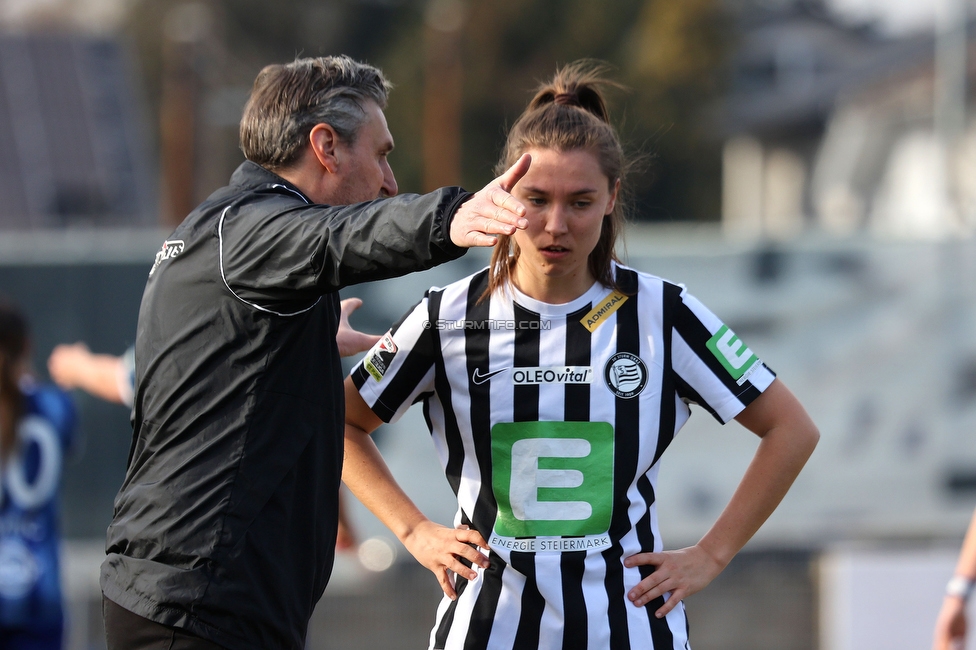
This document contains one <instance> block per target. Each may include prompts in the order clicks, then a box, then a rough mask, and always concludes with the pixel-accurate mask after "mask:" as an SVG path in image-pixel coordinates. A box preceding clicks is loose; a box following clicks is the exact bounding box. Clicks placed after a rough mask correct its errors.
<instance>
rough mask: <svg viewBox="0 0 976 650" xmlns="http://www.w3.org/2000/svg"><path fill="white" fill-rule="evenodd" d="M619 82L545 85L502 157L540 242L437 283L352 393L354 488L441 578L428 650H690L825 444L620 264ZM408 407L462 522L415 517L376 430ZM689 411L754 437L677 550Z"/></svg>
mask: <svg viewBox="0 0 976 650" xmlns="http://www.w3.org/2000/svg"><path fill="white" fill-rule="evenodd" d="M610 85H612V84H611V82H609V81H608V80H607V79H605V78H604V69H603V68H601V67H600V66H599V65H595V64H593V63H589V62H580V63H575V64H572V65H568V66H566V67H564V68H562V69H561V70H559V71H558V72H557V73H556V75H555V77H554V78H553V79H552V80H551V81H550V82H548V83H545V84H543V85H542V86H541V87H540V88H539V90H538V91H537V93H536V95H535V97H534V98H533V99H532V101H531V102H530V103H529V105H528V107H527V108H526V110H525V112H524V113H523V114H522V115H521V117H519V119H518V120H517V121H516V122H515V124H514V126H513V127H512V129H511V132H510V133H509V135H508V139H507V142H506V144H505V149H504V152H503V155H502V159H501V161H500V162H499V169H504V168H506V167H507V166H509V165H511V164H512V162H513V161H515V160H517V159H519V157H520V156H522V155H524V154H529V155H530V156H531V158H532V162H531V166H530V168H529V171H528V172H527V173H526V175H525V176H524V177H523V178H522V179H521V180H519V182H518V183H517V184H516V185H515V187H514V189H513V190H512V194H513V195H514V196H515V197H516V198H518V199H519V200H520V201H521V202H522V203H523V204H524V205H525V206H526V208H527V213H526V219H527V220H528V222H529V224H528V227H527V228H526V229H525V230H524V231H519V232H516V233H515V234H514V235H513V236H511V237H504V236H500V237H498V239H497V243H496V245H495V250H494V253H493V256H492V258H491V263H490V264H489V266H488V268H486V269H484V270H483V271H481V272H479V273H476V274H474V275H472V276H470V277H467V278H464V279H463V280H460V281H458V282H455V283H453V284H451V285H448V286H447V287H445V288H443V289H440V288H433V289H431V290H430V291H429V292H428V293H427V295H426V296H425V297H424V298H423V300H421V301H420V303H418V305H417V306H416V307H414V308H413V309H412V310H411V311H410V312H409V313H407V314H406V315H405V316H404V317H403V318H402V319H401V320H400V322H399V323H397V324H396V325H394V327H393V328H392V329H391V330H390V332H388V333H387V334H386V335H385V336H384V337H383V338H382V339H381V340H380V342H379V343H378V344H377V345H376V346H375V347H374V348H373V349H372V350H371V351H370V352H367V354H366V356H365V357H364V358H363V361H362V362H361V363H360V364H359V365H358V366H357V367H356V368H355V369H354V370H353V372H352V374H351V375H350V377H349V378H348V379H347V381H346V451H345V465H344V469H343V480H344V481H345V482H346V484H347V485H348V486H349V487H350V488H351V489H352V491H353V493H354V494H356V496H357V497H359V498H360V500H362V501H363V503H364V504H365V505H366V506H367V507H369V508H370V509H371V510H372V511H373V512H374V513H375V514H376V515H377V516H378V517H379V518H380V519H381V520H382V521H383V522H384V523H385V524H386V525H387V526H389V528H390V529H391V530H392V531H393V532H394V533H395V534H396V535H397V536H398V537H399V539H400V540H401V541H402V542H403V543H404V545H405V546H406V547H407V549H408V550H409V551H410V552H411V553H412V554H413V555H414V556H415V557H416V558H417V559H418V560H419V561H420V562H421V563H422V564H423V565H424V566H426V567H427V568H429V569H430V570H431V571H433V572H434V574H435V575H436V576H437V578H438V581H439V582H440V585H441V588H442V589H443V591H444V594H445V598H444V600H443V601H442V602H441V605H440V607H439V608H438V610H437V620H436V623H435V626H434V629H433V630H432V632H431V636H430V647H431V648H464V649H465V650H471V649H476V648H498V649H505V650H511V649H518V650H523V649H533V650H534V649H537V648H546V649H553V650H555V649H558V650H568V649H576V648H588V649H591V650H596V649H601V650H602V649H606V648H612V649H631V648H633V649H636V648H641V649H650V648H653V649H655V650H662V649H664V648H667V649H671V650H676V649H679V648H680V649H686V648H689V647H690V645H689V640H688V625H687V621H686V619H685V614H684V605H683V603H682V600H683V599H684V598H686V597H687V596H689V595H691V594H693V593H695V592H697V591H699V590H701V589H702V588H704V587H705V586H706V585H707V584H708V583H709V582H711V581H712V580H713V579H714V578H715V576H717V575H718V574H719V572H721V571H722V569H724V568H725V566H726V565H727V564H728V562H729V561H730V560H731V559H732V557H733V556H734V555H735V554H736V553H737V552H738V551H739V549H741V548H742V546H743V545H744V544H745V543H746V542H747V541H748V540H749V539H750V538H751V537H752V536H753V534H754V533H755V532H756V531H757V530H758V528H759V527H760V526H761V525H762V523H763V522H764V521H765V520H766V518H767V517H768V516H769V515H770V514H771V513H772V511H773V510H774V508H775V507H776V506H777V505H778V504H779V502H780V501H781V500H782V498H783V496H784V495H785V494H786V491H787V490H788V489H789V487H790V485H791V484H792V482H793V480H794V479H795V478H796V476H797V474H798V473H799V471H800V469H801V468H802V467H803V465H804V463H805V462H806V460H807V458H808V457H809V455H810V454H811V453H812V451H813V448H814V446H815V445H816V442H817V439H818V437H819V433H818V432H817V429H816V427H815V426H814V424H813V423H812V422H811V420H810V418H809V417H808V416H807V414H806V412H805V410H804V409H803V407H802V406H801V405H800V403H799V402H798V401H797V400H796V398H795V397H794V396H793V395H792V394H791V393H790V391H789V390H788V389H787V388H786V387H785V386H784V385H783V383H782V382H781V381H780V380H778V379H776V378H775V375H774V374H773V372H772V371H771V370H770V369H769V368H768V367H767V366H766V365H765V364H764V363H763V362H762V361H761V360H760V359H759V358H758V357H757V356H756V355H755V354H754V353H753V352H752V350H751V349H749V348H748V347H747V346H746V345H745V344H744V343H743V342H742V341H740V340H739V339H738V338H737V337H736V336H735V334H734V333H733V332H732V330H730V329H729V328H728V327H727V326H726V325H724V324H723V323H722V321H720V320H719V319H718V318H717V317H716V316H715V315H714V314H712V312H710V311H709V310H708V309H707V308H706V307H705V306H704V305H702V304H701V303H700V302H699V301H698V300H696V299H695V298H694V297H692V296H691V295H690V294H689V293H688V292H687V291H686V290H685V288H684V287H683V286H682V285H679V284H674V283H672V282H668V281H666V280H663V279H661V278H658V277H655V276H653V275H650V274H647V273H642V272H638V271H636V270H633V269H630V268H628V267H626V266H624V265H623V264H621V263H620V262H619V260H618V259H617V255H616V253H615V244H616V239H617V235H618V234H619V232H620V229H621V200H620V199H621V192H622V191H623V187H622V186H623V183H624V180H625V176H626V174H625V172H626V169H627V164H626V161H625V158H624V155H623V153H622V148H621V145H620V142H619V140H618V138H617V135H616V132H615V131H614V129H613V127H612V126H611V123H610V118H609V113H608V111H607V105H606V102H605V100H604V92H605V90H606V88H607V87H608V86H610ZM415 401H423V402H424V415H425V417H426V420H427V423H428V426H429V427H430V430H431V434H432V438H433V441H434V445H435V447H436V449H437V453H438V456H439V458H440V460H441V462H442V464H443V466H444V470H445V474H446V476H447V479H448V482H449V483H450V485H451V487H452V489H453V490H454V493H455V495H456V496H457V500H458V511H457V515H456V519H455V522H454V527H453V528H448V527H444V526H440V525H437V524H434V523H433V522H431V521H430V520H428V519H427V518H426V517H425V516H424V515H423V514H422V513H421V512H420V511H419V510H418V509H417V507H416V506H415V505H414V504H413V503H412V502H411V501H410V499H409V498H408V497H407V496H406V495H405V494H404V493H403V491H402V490H401V489H400V488H399V486H398V485H397V484H396V482H395V481H394V480H393V478H392V476H391V475H390V473H389V471H388V469H387V468H386V466H385V464H384V463H383V460H382V458H381V457H380V456H379V454H378V452H377V450H376V447H375V445H374V444H373V443H372V440H371V438H370V437H369V435H368V434H369V433H370V432H372V431H373V430H375V429H376V428H377V427H378V426H379V425H380V424H381V423H382V422H392V421H395V420H396V419H397V418H399V417H400V416H401V415H402V414H403V413H404V412H405V411H406V410H407V409H408V408H409V407H410V405H411V404H413V403H414V402H415ZM692 403H694V404H698V405H699V406H700V407H702V408H704V409H705V410H706V411H707V412H709V413H711V415H712V416H714V417H715V418H716V419H717V420H718V421H719V422H720V423H723V424H724V423H726V422H728V421H729V420H732V419H736V420H737V421H738V422H739V423H740V424H742V425H744V427H745V428H746V429H748V430H749V431H752V432H753V433H755V434H756V435H757V436H759V437H760V438H761V441H760V443H759V447H758V449H757V451H756V455H755V459H754V461H753V463H752V465H751V466H750V467H749V469H748V470H747V471H746V473H745V475H744V476H743V478H742V481H741V484H740V486H739V489H738V490H737V491H736V493H735V494H734V496H733V497H732V499H731V501H730V502H729V504H728V506H727V507H726V508H725V510H724V511H723V513H722V514H721V515H720V516H719V518H718V520H717V521H716V522H715V524H714V526H713V527H712V528H711V530H709V531H708V533H707V534H706V535H705V536H704V537H702V539H701V541H700V542H699V543H698V544H695V545H694V546H691V547H688V548H684V549H679V550H667V551H666V550H664V549H665V546H664V543H663V542H662V539H661V535H660V532H659V530H658V521H657V512H656V509H657V498H658V495H657V485H656V483H657V475H658V471H659V468H660V461H661V457H662V454H663V453H664V452H665V450H666V449H667V447H668V444H669V443H670V442H671V440H672V439H673V438H674V436H675V434H676V433H677V432H678V430H679V429H680V428H681V426H682V425H683V424H684V423H685V422H686V421H687V419H688V417H689V415H690V409H689V404H692ZM665 496H666V495H665ZM479 548H480V549H484V553H483V552H481V551H479V550H478V549H479Z"/></svg>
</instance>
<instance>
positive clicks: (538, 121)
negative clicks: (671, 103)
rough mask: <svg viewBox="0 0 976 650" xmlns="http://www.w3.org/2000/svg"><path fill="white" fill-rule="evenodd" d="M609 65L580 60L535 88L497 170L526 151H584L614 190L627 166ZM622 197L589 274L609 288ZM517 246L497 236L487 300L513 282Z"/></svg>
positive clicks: (606, 222)
mask: <svg viewBox="0 0 976 650" xmlns="http://www.w3.org/2000/svg"><path fill="white" fill-rule="evenodd" d="M606 72H607V66H606V65H604V64H602V63H599V62H597V61H591V60H582V61H577V62H575V63H570V64H569V65H566V66H564V67H562V68H560V69H559V70H558V71H557V72H556V74H555V76H554V77H553V78H552V79H551V80H550V81H547V82H545V83H543V84H542V85H540V86H539V88H538V89H537V90H536V94H535V96H534V97H533V98H532V101H530V102H529V105H528V106H527V107H526V109H525V111H524V112H523V113H522V115H521V116H519V118H518V120H516V121H515V124H514V125H513V126H512V129H511V130H510V131H509V133H508V138H507V139H506V140H505V147H504V149H503V150H502V156H501V160H500V161H499V162H498V165H497V166H496V167H495V174H496V176H497V175H501V174H502V173H504V171H505V170H506V169H508V168H509V167H511V166H512V165H513V164H515V161H516V160H518V158H519V156H521V155H522V154H523V153H525V152H526V151H528V150H529V149H552V150H555V151H574V150H577V149H585V150H587V151H590V152H592V153H593V155H594V156H596V159H597V160H598V161H599V164H600V170H601V171H602V172H603V173H604V175H606V177H607V180H608V181H609V183H610V189H613V187H614V185H615V184H616V182H617V181H618V180H620V181H622V180H623V177H624V175H625V173H626V169H627V166H628V164H627V161H626V160H625V158H624V154H623V148H622V147H621V145H620V140H619V138H618V137H617V133H616V131H615V130H614V128H613V126H611V124H610V112H609V110H607V103H606V100H605V99H604V91H605V89H607V88H610V87H616V88H619V87H620V85H619V84H617V83H615V82H613V81H610V80H609V79H606V78H605V77H604V75H605V74H606ZM622 204H623V201H621V200H619V198H618V200H617V202H616V205H615V206H614V209H613V211H612V212H611V213H610V214H608V215H606V216H605V217H604V218H603V227H602V229H601V231H600V240H599V241H598V242H597V245H596V248H594V249H593V252H592V253H590V257H589V261H588V265H589V270H590V273H591V274H592V275H593V277H595V278H596V279H597V280H599V281H600V282H601V283H603V284H604V285H605V286H607V287H612V288H614V289H618V290H619V287H617V283H616V280H615V278H614V277H613V272H612V262H615V261H619V260H618V259H617V254H616V248H615V247H616V242H617V235H618V234H619V233H620V230H621V229H622V227H623V205H622ZM518 258H519V248H518V245H517V244H516V243H515V240H514V239H513V238H511V237H508V236H505V235H500V236H499V237H498V243H497V244H495V249H494V251H493V252H492V255H491V263H490V266H489V272H488V288H487V289H486V290H485V293H484V294H483V295H482V296H481V299H485V298H487V297H488V296H489V295H491V294H492V293H493V292H494V291H496V290H497V289H500V288H502V287H504V286H505V285H506V284H508V283H509V282H510V281H511V274H512V271H513V269H514V268H515V264H516V263H517V262H518Z"/></svg>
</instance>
